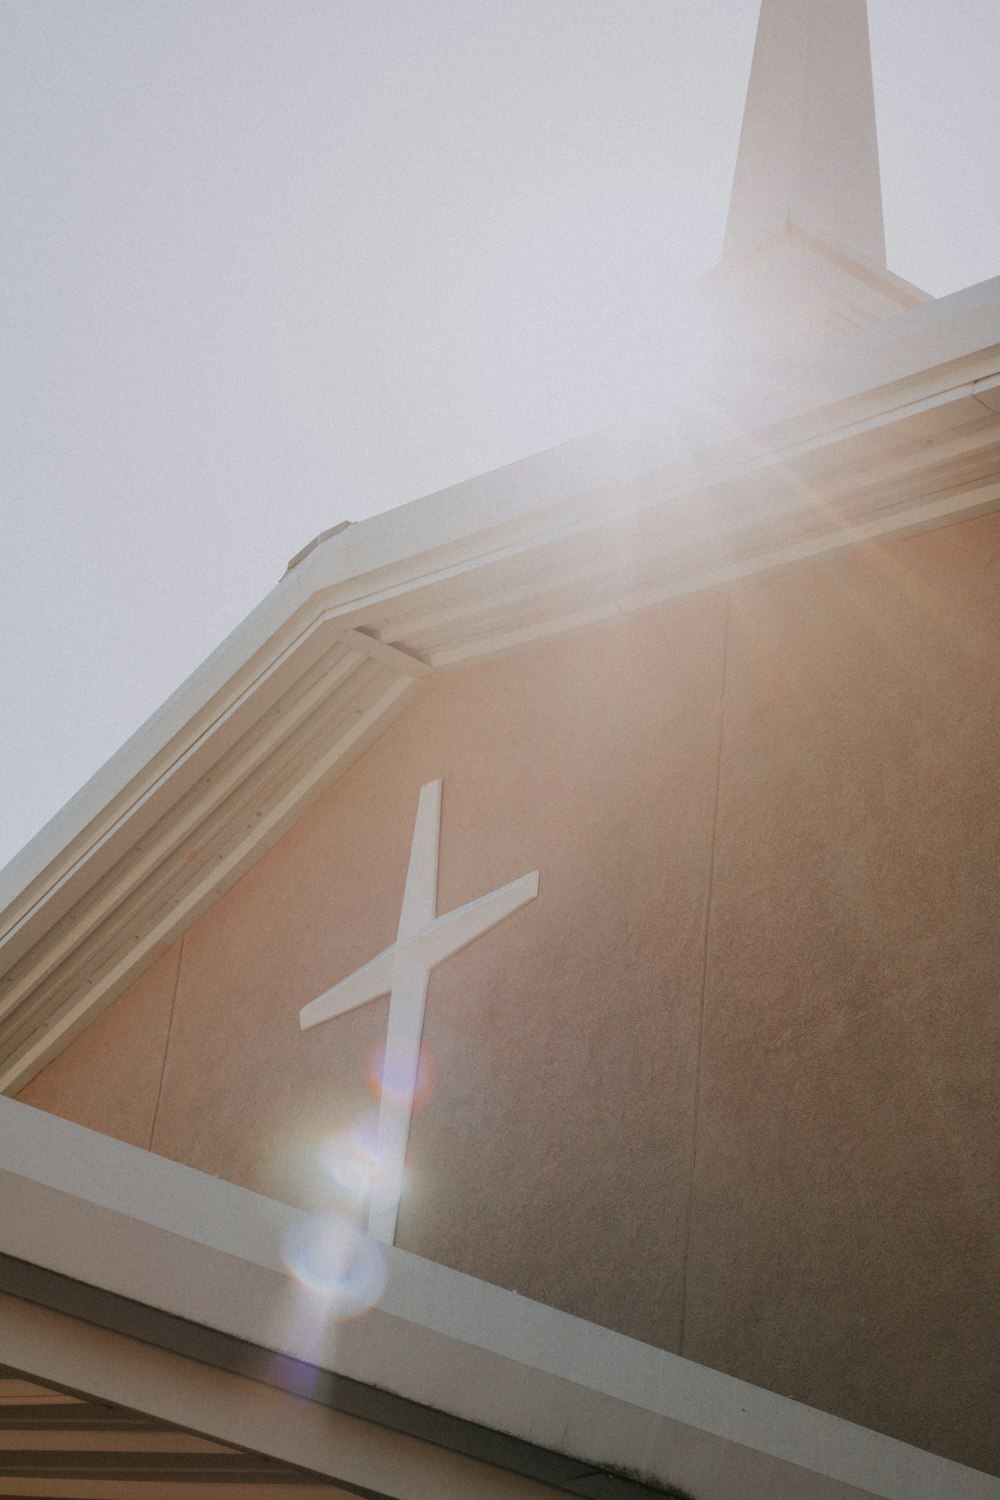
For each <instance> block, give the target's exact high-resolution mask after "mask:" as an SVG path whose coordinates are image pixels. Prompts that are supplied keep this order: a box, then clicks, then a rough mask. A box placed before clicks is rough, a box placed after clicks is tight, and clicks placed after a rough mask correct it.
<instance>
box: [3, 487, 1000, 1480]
mask: <svg viewBox="0 0 1000 1500" xmlns="http://www.w3.org/2000/svg"><path fill="white" fill-rule="evenodd" d="M998 657H1000V517H997V516H993V517H989V518H986V519H984V520H981V521H975V522H969V523H966V524H964V525H961V526H954V527H951V528H949V529H946V530H942V531H938V532H934V533H932V534H928V535H925V536H921V537H916V538H911V539H908V540H905V541H900V542H895V543H892V544H888V545H885V546H882V547H878V548H872V549H869V550H867V551H866V552H863V553H859V554H854V555H852V556H850V557H847V558H843V559H840V560H838V561H836V562H831V563H827V564H824V565H821V566H816V567H812V568H809V569H804V570H802V571H800V572H797V573H794V574H789V575H786V576H784V577H781V578H776V579H770V580H762V581H759V582H757V583H752V584H748V585H746V586H745V587H742V588H740V589H738V590H734V591H733V592H732V593H731V594H730V595H729V596H728V597H722V596H718V597H715V598H711V599H702V600H697V601H691V602H687V603H684V604H682V605H679V606H677V607H675V608H673V609H672V610H670V611H669V612H666V613H663V614H662V615H659V616H655V617H649V618H646V619H644V620H641V621H636V622H631V623H628V624H622V625H618V626H615V627H613V628H609V629H607V630H604V631H600V632H595V633H592V634H587V635H582V636H578V637H575V638H573V639H571V640H568V641H563V642H559V643H555V644H548V645H545V646H542V647H539V648H538V649H537V650H534V651H531V652H526V653H524V654H520V655H517V656H512V657H510V658H507V659H505V660H503V661H500V662H497V663H493V664H491V665H487V666H481V667H474V668H469V669H467V670H465V671H462V672H459V673H455V674H452V675H449V676H444V677H441V678H439V679H438V680H437V681H435V682H433V683H432V684H431V685H430V687H429V688H428V689H427V691H426V692H425V693H424V694H423V696H422V697H421V698H419V699H418V700H417V701H416V703H415V704H414V705H413V706H412V707H411V708H410V709H409V711H408V712H407V714H406V715H405V716H404V717H403V718H402V719H401V720H400V721H398V722H397V723H396V724H395V725H394V726H393V727H392V728H391V729H389V730H388V731H387V733H386V734H385V735H384V736H383V737H382V739H381V740H380V741H379V742H378V743H377V744H376V745H375V746H374V747H373V748H372V749H371V750H370V751H369V752H368V753H367V754H366V755H365V756H364V757H363V758H362V759H361V760H360V761H359V762H358V763H357V764H356V765H355V766H354V767H353V768H352V770H351V771H349V772H348V773H347V775H346V776H345V777H344V778H343V779H342V781H341V782H339V783H338V785H337V786H336V787H334V788H333V790H332V791H331V792H329V793H328V794H327V795H326V796H325V797H324V798H322V799H321V800H320V801H319V802H318V803H317V804H316V806H315V807H314V808H313V809H312V810H311V811H310V812H309V813H308V814H307V815H306V816H305V817H304V818H303V819H302V820H301V821H300V822H299V823H298V824H297V825H296V827H295V828H293V829H292V830H291V831H290V832H289V833H288V834H287V835H286V836H285V838H284V839H283V840H282V841H281V842H280V843H279V844H278V845H277V846H276V847H275V848H274V849H273V850H272V851H271V852H270V853H268V854H266V855H265V856H264V857H263V858H262V859H261V860H260V861H259V862H258V864H257V865H256V866H255V867H254V868H253V869H252V870H251V871H250V872H249V873H248V874H247V875H246V876H245V877H244V878H243V880H242V881H241V882H240V883H239V884H238V885H237V886H236V887H234V889H233V890H232V891H230V892H229V893H228V894H227V895H225V896H224V897H222V898H221V899H220V900H219V901H218V902H217V903H216V904H215V906H214V907H213V908H212V909H211V910H210V911H209V912H208V913H206V915H205V916H203V917H202V918H201V919H200V920H199V921H198V922H197V923H196V924H194V926H193V927H192V928H191V929H190V930H189V931H188V933H187V934H186V936H185V938H184V941H183V950H182V952H180V953H179V954H178V951H177V949H174V950H171V953H170V954H168V955H166V956H165V957H164V958H163V959H161V960H160V962H159V963H158V964H157V965H155V966H154V967H153V968H152V969H151V970H150V971H149V972H148V973H147V974H146V975H145V976H143V978H142V979H141V980H139V981H138V982H137V983H136V984H135V985H133V986H132V988H131V990H130V991H128V992H127V993H126V994H125V995H124V996H122V998H121V999H120V1000H118V1001H117V1002H116V1003H115V1005H114V1006H112V1007H111V1009H110V1010H109V1011H108V1012H106V1013H105V1016H104V1017H102V1018H101V1019H100V1020H99V1021H97V1022H95V1023H94V1024H93V1025H92V1026H91V1028H90V1029H89V1030H88V1031H87V1032H86V1033H84V1035H83V1036H81V1037H80V1038H79V1039H78V1040H77V1041H76V1042H75V1043H74V1044H73V1045H72V1046H71V1047H70V1048H69V1049H68V1050H67V1051H66V1052H65V1053H64V1054H63V1055H62V1056H61V1057H60V1058H58V1059H57V1060H56V1061H55V1062H54V1063H52V1064H51V1065H50V1066H49V1068H47V1069H46V1070H45V1071H44V1072H43V1073H42V1074H40V1075H39V1077H38V1078H37V1079H36V1080H35V1081H34V1082H33V1083H32V1084H31V1085H29V1087H28V1089H27V1090H26V1091H25V1092H24V1093H23V1094H22V1096H21V1097H22V1098H24V1099H26V1100H27V1102H29V1103H32V1104H35V1105H37V1106H39V1107H41V1108H47V1109H51V1110H53V1111H55V1112H56V1113H59V1114H63V1115H66V1116H67V1117H69V1118H73V1119H79V1120H81V1121H82V1122H83V1123H85V1124H88V1125H91V1126H94V1127H95V1128H99V1129H105V1130H107V1131H109V1132H110V1133H112V1134H117V1135H122V1136H123V1137H124V1138H126V1139H130V1140H135V1141H137V1142H138V1143H139V1144H143V1145H146V1144H149V1142H150V1140H151V1145H152V1149H153V1150H155V1151H157V1152H160V1153H162V1154H164V1155H167V1156H170V1157H173V1158H175V1159H177V1160H179V1161H184V1162H187V1163H190V1164H191V1165H193V1166H196V1167H199V1168H201V1169H202V1170H205V1171H209V1172H213V1173H216V1174H218V1175H220V1176H223V1177H226V1178H228V1179H230V1180H232V1181H235V1182H239V1183H242V1184H244V1185H246V1186H248V1187H252V1188H255V1189H256V1190H258V1191H261V1192H265V1193H269V1194H271V1195H272V1196H275V1197H279V1198H283V1199H285V1200H287V1201H290V1202H293V1203H300V1204H302V1205H303V1206H309V1207H312V1206H315V1205H317V1204H320V1203H321V1202H323V1201H324V1195H325V1194H326V1193H327V1192H328V1190H327V1189H326V1188H324V1186H323V1185H322V1181H321V1178H320V1175H319V1173H318V1170H317V1167H316V1164H315V1154H314V1151H315V1146H316V1144H317V1143H318V1142H320V1141H322V1140H323V1139H324V1138H326V1137H327V1136H329V1134H330V1133H331V1132H335V1131H337V1130H340V1129H343V1128H345V1127H347V1126H348V1125H349V1124H350V1123H351V1122H352V1121H354V1120H357V1119H358V1118H359V1117H360V1116H362V1115H363V1114H365V1113H366V1112H369V1111H371V1109H372V1108H373V1107H374V1103H375V1101H374V1098H373V1096H372V1094H371V1092H370V1090H369V1087H368V1084H367V1082H366V1079H367V1075H368V1073H369V1071H370V1066H371V1059H372V1057H373V1055H374V1054H375V1053H376V1051H377V1048H378V1046H379V1043H380V1041H381V1039H382V1038H383V1036H384V1031H385V1022H386V1011H387V1005H386V1002H383V1001H380V1002H377V1003H376V1004H374V1005H371V1006H368V1007H366V1008H365V1009H363V1010H360V1011H356V1012H354V1013H353V1014H351V1015H349V1016H345V1017H342V1018H340V1019H339V1020H337V1021H334V1022H330V1023H327V1024H325V1025H323V1026H320V1027H318V1028H316V1029H315V1030H312V1031H310V1032H307V1033H304V1034H303V1033H300V1031H299V1028H298V1011H299V1009H300V1007H301V1006H302V1005H303V1004H304V1003H305V1002H306V1001H308V1000H311V999H312V998H314V997H315V996H316V995H318V994H320V993H321V992H322V991H323V990H325V989H326V988H328V987H329V986H330V985H331V984H332V983H334V982H335V981H336V980H338V979H340V978H343V977H344V976H345V975H347V974H348V973H350V972H352V971H353V970H354V969H355V968H356V967H358V966H359V965H360V964H362V963H364V962H365V961H367V960H368V959H369V958H371V957H373V956H374V954H375V953H377V952H378V951H380V950H381V949H382V948H384V947H385V946H387V945H388V944H389V943H390V942H391V941H392V939H393V937H394V935H395V927H396V922H397V919H398V913H399V902H400V897H401V894H402V888H403V881H404V878H405V873H406V862H407V856H408V851H409V843H410V837H411V832H412V827H413V817H414V813H415V810H416V800H417V792H418V789H419V787H420V785H421V784H422V782H424V781H428V780H431V779H433V778H434V777H437V776H442V777H443V778H444V795H443V813H442V828H441V870H440V881H439V893H438V894H439V910H441V911H446V910H449V909H451V908H452V907H453V906H456V905H459V904H461V903H463V902H465V901H468V900H470V899H472V898H473V897H475V896H478V895H480V894H483V893H485V892H486V891H489V890H492V889H494V888H495V887H496V886H498V885H500V884H502V883H504V882H505V881H508V880H511V879H513V878H515V877H516V876H519V875H521V874H523V873H525V872H526V871H528V870H533V869H538V870H539V871H540V872H541V880H540V890H539V896H538V899H537V900H536V901H535V902H533V903H532V904H530V905H529V906H527V907H525V908H524V909H523V910H522V911H520V912H518V913H516V914H515V915H514V916H513V917H511V918H509V919H508V920H507V921H505V922H504V923H502V924H501V925H500V926H499V927H497V928H495V929H494V930H493V931H492V932H490V933H488V934H486V935H485V936H484V937H483V938H481V939H480V940H479V941H477V942H476V943H475V944H473V945H472V946H471V947H470V948H468V949H467V950H465V951H464V952H463V953H461V954H458V955H456V956H455V957H454V958H452V959H450V960H448V961H447V962H446V963H445V964H443V965H442V966H441V967H440V968H439V969H438V970H436V971H435V973H434V974H433V975H432V979H431V986H430V991H429V996H428V1006H427V1014H426V1021H425V1029H424V1041H425V1044H426V1046H427V1048H428V1049H429V1052H430V1053H431V1054H432V1055H433V1058H434V1060H435V1062H436V1083H435V1087H434V1089H433V1092H432V1093H431V1095H430V1097H429V1099H428V1100H427V1102H426V1103H425V1104H424V1105H423V1107H422V1108H421V1110H420V1111H419V1112H418V1113H417V1114H416V1116H415V1118H414V1124H413V1130H412V1133H411V1159H412V1171H413V1185H412V1189H411V1191H410V1194H409V1195H408V1197H407V1199H406V1201H405V1203H404V1206H403V1208H402V1210H401V1214H400V1221H399V1229H398V1233H397V1242H398V1243H399V1244H401V1245H403V1246H404V1247H405V1248H407V1249H410V1250H413V1251H416V1252H418V1253H419V1254H422V1255H425V1256H428V1257H430V1258H432V1259H435V1260H441V1261H443V1262H445V1263H446V1264H449V1265H452V1266H455V1267H457V1268H459V1269H460V1270H463V1271H466V1272H468V1273H470V1274H472V1275H475V1276H479V1277H482V1278H484V1279H485V1280H488V1281H492V1282H496V1283H498V1284H500V1285H503V1286H507V1287H513V1288H515V1289H516V1290H518V1291H520V1292H521V1293H523V1294H524V1295H526V1296H531V1297H534V1298H537V1299H539V1300H541V1301H544V1302H548V1303H551V1304H553V1305H555V1306H558V1307H562V1308H565V1309H567V1310H568V1311H570V1312H573V1313H576V1314H578V1315H579V1316H582V1317H585V1318H589V1319H592V1320H593V1321H595V1322H598V1323H603V1324H606V1325H608V1326H611V1327H614V1328H616V1329H619V1330H621V1331H623V1332H625V1333H628V1334H631V1335H633V1336H635V1337H638V1338H641V1339H644V1340H646V1341H647V1342H650V1343H654V1344H657V1345H660V1346H662V1347H666V1348H669V1349H673V1350H676V1351H678V1352H681V1353H683V1354H685V1355H686V1356H688V1357H689V1358H691V1359H695V1360H699V1361H701V1362H703V1363H707V1364H711V1365H714V1366H717V1367H719V1368H721V1369H724V1370H727V1371H729V1372H730V1373H732V1374H735V1375H739V1376H741V1377H743V1378H745V1379H748V1380H751V1381H754V1382H755V1383H757V1384H760V1385H763V1386H766V1387H769V1388H770V1389H773V1390H777V1391H780V1392H782V1393H783V1394H786V1395H789V1396H792V1397H795V1398H797V1399H799V1400H802V1401H806V1402H808V1403H810V1404H812V1405H816V1406H820V1407H822V1408H824V1409H826V1410H829V1411H833V1412H836V1413H838V1414H839V1415H842V1416H845V1417H848V1418H850V1419H852V1420H855V1421H859V1422H862V1423H864V1424H865V1425H868V1426H872V1427H875V1428H878V1429H880V1430H883V1431H886V1432H889V1433H892V1434H893V1435H895V1436H898V1437H901V1438H904V1439H905V1440H907V1441H909V1442H912V1443H915V1444H917V1445H918V1446H921V1447H926V1448H930V1449H933V1450H935V1451H937V1452H940V1453H944V1454H946V1455H947V1456H949V1457H953V1458H956V1459H958V1460H959V1461H961V1462H965V1463H969V1464H972V1465H974V1466H977V1467H980V1468H985V1469H988V1470H990V1471H992V1472H1000V1421H998V1419H997V1412H996V1392H997V1391H998V1390H1000V1298H998V1297H997V1295H996V1292H997V1287H998V1285H1000V1207H998V1203H997V1194H996V1190H995V1184H996V1182H997V1179H998V1168H1000V1159H998V1158H1000V1150H998V1130H997V1126H998V1124H1000V1118H998V1103H997V1098H998V1094H997V1078H998V1067H997V1060H998V1056H1000V1007H998V1006H997V998H996V997H997V990H998V980H1000V951H998V942H997V937H996V929H997V922H996V914H997V895H998V891H1000V797H998V792H1000V785H998V782H1000V773H998V768H997V755H996V746H997V743H998V741H1000V687H998V683H1000V676H998V672H997V667H998ZM143 1017H148V1020H143V1019H142V1018H143ZM168 1025H169V1042H168V1044H167V1046H166V1053H165V1059H164V1038H165V1036H166V1029H167V1026H168ZM140 1033H145V1034H146V1035H147V1037H148V1042H147V1044H146V1045H145V1046H143V1045H142V1043H141V1042H140V1040H139V1035H140ZM154 1118H155V1127H154V1123H153V1122H154ZM143 1132H145V1133H146V1135H145V1139H144V1138H143Z"/></svg>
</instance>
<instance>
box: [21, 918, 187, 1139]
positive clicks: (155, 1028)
mask: <svg viewBox="0 0 1000 1500" xmlns="http://www.w3.org/2000/svg"><path fill="white" fill-rule="evenodd" d="M180 953H181V943H179V942H178V943H174V944H173V945H172V946H171V947H170V948H168V949H167V951H166V953H164V954H163V955H162V956H161V957H160V958H159V959H158V960H157V961H156V963H154V964H152V965H151V966H150V968H148V969H147V970H146V972H145V973H144V974H140V976H139V978H138V979H136V980H135V981H134V982H133V983H132V984H131V985H130V986H129V988H128V990H126V992H125V994H124V995H122V996H120V998H119V999H118V1000H117V1001H116V1002H115V1003H114V1005H112V1006H110V1007H109V1008H108V1009H107V1010H106V1011H104V1012H103V1014H102V1015H100V1016H98V1017H97V1019H96V1020H95V1021H92V1022H91V1024H90V1025H89V1026H88V1027H87V1029H86V1031H84V1032H81V1034H80V1036H78V1037H77V1039H76V1041H75V1042H73V1043H72V1044H71V1046H69V1047H68V1048H67V1049H66V1051H65V1052H62V1053H60V1055H59V1056H58V1057H57V1058H55V1059H54V1060H53V1061H52V1062H50V1063H49V1065H48V1067H47V1068H44V1069H43V1070H42V1072H41V1073H39V1074H38V1075H37V1076H36V1077H35V1078H33V1079H32V1080H31V1082H30V1083H29V1084H28V1085H27V1086H26V1087H25V1088H24V1089H22V1090H21V1093H20V1094H19V1095H18V1098H20V1099H21V1100H23V1101H24V1103H25V1104H32V1105H34V1107H35V1108H36V1109H45V1110H48V1111H49V1112H50V1113H51V1114H57V1115H62V1116H63V1118H64V1119H67V1120H75V1121H76V1123H77V1124H78V1125H86V1126H87V1127H88V1129H90V1130H101V1131H103V1132H104V1133H105V1135H113V1136H115V1137H116V1138H117V1139H118V1140H121V1141H128V1142H129V1144H130V1145H132V1146H142V1147H143V1148H144V1149H147V1150H148V1149H149V1146H150V1142H151V1140H152V1136H153V1122H154V1120H155V1117H156V1102H157V1096H158V1094H159V1088H160V1079H161V1077H162V1074H163V1063H164V1050H165V1048H166V1043H167V1033H168V1030H169V1026H170V1011H171V1006H172V1004H173V998H174V990H175V987H176V984H177V974H178V965H179V963H180Z"/></svg>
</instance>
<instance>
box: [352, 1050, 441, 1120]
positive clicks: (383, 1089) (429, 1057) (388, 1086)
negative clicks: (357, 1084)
mask: <svg viewBox="0 0 1000 1500" xmlns="http://www.w3.org/2000/svg"><path fill="white" fill-rule="evenodd" d="M367 1076H368V1087H369V1088H370V1089H371V1091H372V1093H373V1094H374V1095H375V1097H376V1099H379V1098H385V1099H388V1100H389V1101H390V1103H401V1102H403V1101H404V1100H406V1099H409V1097H410V1086H411V1082H412V1086H413V1107H414V1109H419V1108H420V1106H421V1105H422V1104H426V1103H427V1101H428V1099H429V1098H430V1097H431V1095H432V1094H433V1092H434V1086H435V1084H436V1082H437V1058H436V1057H435V1056H434V1053H433V1052H432V1051H431V1049H430V1048H429V1047H426V1046H421V1048H420V1052H419V1054H418V1057H417V1073H416V1077H415V1078H414V1079H412V1080H411V1079H410V1077H409V1076H408V1075H404V1074H402V1073H398V1072H397V1071H396V1070H394V1069H393V1067H392V1065H391V1064H390V1063H389V1061H388V1059H387V1058H386V1055H385V1048H384V1047H379V1048H378V1049H377V1050H376V1051H375V1052H374V1053H373V1054H372V1056H371V1058H370V1059H369V1063H368V1070H367Z"/></svg>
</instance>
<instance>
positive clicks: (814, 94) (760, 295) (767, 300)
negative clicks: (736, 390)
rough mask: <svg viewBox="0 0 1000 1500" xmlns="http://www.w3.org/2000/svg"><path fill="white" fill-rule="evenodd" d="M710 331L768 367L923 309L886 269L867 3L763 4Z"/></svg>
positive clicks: (791, 0)
mask: <svg viewBox="0 0 1000 1500" xmlns="http://www.w3.org/2000/svg"><path fill="white" fill-rule="evenodd" d="M706 290H707V291H708V293H709V294H710V297H711V298H712V299H714V303H715V316H716V320H717V322H721V325H722V327H723V328H724V329H725V330H728V333H727V334H725V335H724V336H728V337H729V338H730V340H731V339H732V338H736V339H737V341H738V343H739V345H740V346H741V347H742V348H743V349H744V350H745V351H746V352H751V351H756V352H758V353H765V354H766V355H767V356H768V357H771V356H772V355H774V354H781V353H782V352H788V351H790V350H791V348H792V347H793V345H796V344H801V343H802V341H803V340H805V341H806V342H807V343H812V342H814V341H815V340H816V339H817V338H824V337H826V336H829V335H831V334H832V335H836V334H839V333H849V332H850V331H851V330H853V329H857V328H863V327H865V326H866V325H868V324H870V323H874V322H878V321H880V320H881V319H883V318H887V317H891V316H892V315H893V314H895V313H899V312H902V311H904V310H905V309H907V308H911V307H915V306H917V305H918V304H919V303H920V302H924V301H926V300H927V298H926V294H925V293H923V292H921V291H919V290H918V288H916V287H914V286H911V285H910V284H909V283H908V282H905V281H903V280H902V279H901V278H900V277H898V276H895V275H894V274H893V273H892V272H891V271H889V270H887V269H886V264H885V235H884V231H883V223H882V187H881V179H880V174H879V161H878V141H877V137H876V131H875V99H874V92H873V87H872V68H871V53H870V49H869V43H868V6H867V0H762V3H761V8H760V21H759V26H758V31H757V44H756V47H755V49H754V56H753V66H752V68H751V73H750V85H749V88H748V91H747V103H746V111H745V114H744V118H743V131H742V134H741V137H740V147H739V154H738V157H737V162H736V175H735V178H734V181H733V192H732V198H731V200H730V208H729V221H728V225H727V230H726V239H725V245H724V249H723V255H722V262H721V264H720V265H719V266H718V267H717V268H716V271H715V272H713V273H712V274H711V276H710V277H709V278H708V279H707V287H706Z"/></svg>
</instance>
